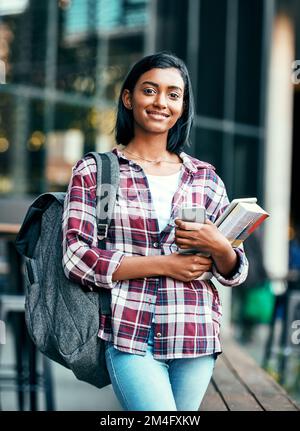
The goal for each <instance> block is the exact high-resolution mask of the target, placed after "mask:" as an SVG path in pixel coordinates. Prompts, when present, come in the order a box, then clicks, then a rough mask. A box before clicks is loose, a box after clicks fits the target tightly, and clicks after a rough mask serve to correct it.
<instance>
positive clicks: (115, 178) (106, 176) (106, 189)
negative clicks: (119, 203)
mask: <svg viewBox="0 0 300 431" xmlns="http://www.w3.org/2000/svg"><path fill="white" fill-rule="evenodd" d="M86 155H91V156H92V157H93V158H94V159H95V161H96V163H97V192H96V196H97V202H96V217H97V231H98V247H99V248H102V249H105V238H106V237H107V233H108V227H109V225H110V222H111V218H112V215H113V211H114V206H115V202H116V196H117V190H118V186H119V180H120V167H119V161H118V157H117V156H116V155H115V154H114V153H112V152H107V153H96V152H93V151H92V152H90V153H88V154H86ZM99 173H100V175H99ZM98 294H99V296H98V297H99V307H100V311H101V314H108V315H110V314H111V292H110V290H108V289H99V292H98Z"/></svg>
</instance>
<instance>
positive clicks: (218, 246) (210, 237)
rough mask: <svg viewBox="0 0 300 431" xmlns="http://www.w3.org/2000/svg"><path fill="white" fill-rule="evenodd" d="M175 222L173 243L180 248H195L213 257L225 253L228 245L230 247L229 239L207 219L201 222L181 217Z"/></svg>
mask: <svg viewBox="0 0 300 431" xmlns="http://www.w3.org/2000/svg"><path fill="white" fill-rule="evenodd" d="M175 223H176V226H177V227H176V228H175V243H176V245H177V246H178V247H179V248H181V249H188V248H196V249H199V252H204V253H206V254H209V255H211V256H212V258H214V256H216V257H217V256H220V255H222V254H223V253H224V252H225V253H226V250H228V247H231V245H230V243H229V241H228V240H227V239H226V238H225V237H224V235H222V234H221V233H220V231H219V230H218V228H217V227H216V226H215V225H214V224H213V223H212V222H211V221H210V220H208V219H206V221H205V223H203V224H202V223H195V222H186V221H183V220H181V219H176V220H175Z"/></svg>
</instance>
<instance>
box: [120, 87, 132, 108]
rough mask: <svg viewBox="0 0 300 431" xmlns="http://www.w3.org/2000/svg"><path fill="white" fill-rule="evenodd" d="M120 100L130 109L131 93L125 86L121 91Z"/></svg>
mask: <svg viewBox="0 0 300 431" xmlns="http://www.w3.org/2000/svg"><path fill="white" fill-rule="evenodd" d="M122 101H123V104H124V106H125V108H127V109H130V110H131V109H132V104H131V93H130V91H129V90H127V88H125V90H124V91H123V94H122Z"/></svg>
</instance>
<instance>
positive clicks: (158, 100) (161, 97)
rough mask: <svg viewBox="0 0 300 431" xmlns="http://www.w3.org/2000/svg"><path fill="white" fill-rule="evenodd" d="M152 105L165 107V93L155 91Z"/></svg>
mask: <svg viewBox="0 0 300 431" xmlns="http://www.w3.org/2000/svg"><path fill="white" fill-rule="evenodd" d="M153 105H154V106H158V107H160V108H161V109H162V108H166V107H167V99H166V95H165V94H164V93H163V92H161V93H157V95H156V97H155V99H154V103H153Z"/></svg>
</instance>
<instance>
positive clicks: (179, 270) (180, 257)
mask: <svg viewBox="0 0 300 431" xmlns="http://www.w3.org/2000/svg"><path fill="white" fill-rule="evenodd" d="M164 258H165V261H164V274H163V275H165V276H167V277H172V278H175V279H176V280H180V281H192V280H195V279H196V278H198V277H200V276H201V275H202V274H203V273H204V272H207V271H210V270H211V267H212V263H213V261H212V259H211V258H210V257H205V256H199V255H197V254H180V253H178V252H175V253H172V254H169V255H167V256H164Z"/></svg>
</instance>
